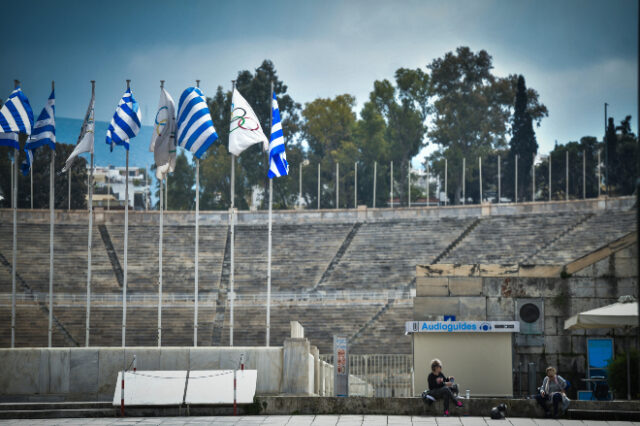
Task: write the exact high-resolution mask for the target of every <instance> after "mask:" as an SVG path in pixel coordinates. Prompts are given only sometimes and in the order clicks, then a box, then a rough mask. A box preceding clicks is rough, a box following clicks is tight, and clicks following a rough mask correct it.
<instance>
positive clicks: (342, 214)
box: [0, 197, 635, 226]
mask: <svg viewBox="0 0 640 426" xmlns="http://www.w3.org/2000/svg"><path fill="white" fill-rule="evenodd" d="M634 203H635V197H618V198H611V199H607V198H599V199H598V198H592V199H586V200H572V201H552V202H535V203H533V202H529V203H518V204H513V203H510V204H483V205H482V206H480V205H464V206H462V205H461V206H446V207H443V206H440V207H412V208H407V207H399V208H393V209H391V208H376V209H372V208H367V207H366V206H358V208H357V209H332V210H276V211H274V212H273V222H274V223H280V224H304V223H318V222H324V223H331V222H342V223H355V222H375V221H384V220H401V219H405V220H406V219H437V218H440V217H458V218H464V217H480V216H493V215H511V214H531V213H553V212H571V211H585V210H609V209H615V210H619V209H629V208H631V207H632V206H633V205H634ZM94 212H95V220H94V224H95V225H101V224H104V225H112V224H124V211H122V210H120V211H117V210H112V211H107V210H103V209H100V208H96V209H94ZM12 214H13V213H12V210H11V209H0V223H11V222H12V220H13V216H12ZM267 217H268V211H266V210H264V211H263V210H259V211H238V212H237V214H236V222H237V223H238V224H266V223H267ZM159 219H160V214H159V212H157V211H132V212H130V213H129V223H130V224H132V225H158V224H159ZM194 219H195V212H193V211H188V212H183V211H169V212H165V213H164V223H165V225H194V224H195V220H194ZM88 220H89V218H88V214H87V211H86V210H73V211H65V210H58V211H56V212H55V221H56V223H64V224H88ZM18 222H19V223H43V224H46V223H49V210H29V209H21V210H18ZM228 223H229V212H227V211H201V212H200V225H202V226H206V225H226V224H228Z"/></svg>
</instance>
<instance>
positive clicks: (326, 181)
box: [302, 95, 358, 208]
mask: <svg viewBox="0 0 640 426" xmlns="http://www.w3.org/2000/svg"><path fill="white" fill-rule="evenodd" d="M355 102H356V101H355V98H354V97H353V96H351V95H339V96H336V97H335V98H333V99H325V98H318V99H316V100H314V101H313V102H310V103H308V104H306V105H305V107H304V110H303V111H302V116H303V117H304V123H303V125H302V135H303V138H304V140H305V141H306V142H307V144H308V146H309V150H308V159H309V163H310V165H312V166H314V168H315V170H316V178H315V179H313V180H307V183H306V184H305V197H306V201H307V202H309V203H310V205H312V206H315V205H317V200H318V194H317V192H318V191H317V184H318V180H317V165H318V163H319V164H320V172H321V177H320V179H321V194H320V206H321V207H322V208H330V207H336V205H335V200H336V197H335V194H336V182H335V179H336V173H335V171H336V163H339V164H340V183H339V185H340V207H345V206H347V205H348V203H349V200H350V199H351V200H352V197H353V195H352V194H353V181H354V179H353V177H354V176H353V173H354V171H353V169H354V163H355V162H356V161H357V159H358V147H357V145H356V138H355V133H356V128H357V123H356V114H355V113H354V112H353V108H354V106H355ZM351 202H353V201H351Z"/></svg>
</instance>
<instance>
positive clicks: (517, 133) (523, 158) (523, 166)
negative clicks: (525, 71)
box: [507, 75, 538, 199]
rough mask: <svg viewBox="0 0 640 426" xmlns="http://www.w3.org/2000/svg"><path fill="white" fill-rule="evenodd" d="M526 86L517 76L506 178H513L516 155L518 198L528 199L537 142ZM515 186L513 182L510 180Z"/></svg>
mask: <svg viewBox="0 0 640 426" xmlns="http://www.w3.org/2000/svg"><path fill="white" fill-rule="evenodd" d="M527 104H528V99H527V87H526V85H525V81H524V77H523V76H522V75H520V76H518V88H517V91H516V101H515V110H514V114H513V123H512V137H511V141H510V142H509V146H510V149H509V163H508V171H507V173H509V171H510V174H508V175H507V176H510V177H509V178H508V179H513V176H514V168H515V156H516V154H517V155H518V198H526V199H530V195H528V194H530V191H531V167H532V165H533V156H534V154H536V153H537V152H538V142H537V141H536V134H535V132H534V131H533V119H532V118H531V115H530V114H529V112H528V111H527ZM511 186H512V187H514V188H515V182H512V185H511Z"/></svg>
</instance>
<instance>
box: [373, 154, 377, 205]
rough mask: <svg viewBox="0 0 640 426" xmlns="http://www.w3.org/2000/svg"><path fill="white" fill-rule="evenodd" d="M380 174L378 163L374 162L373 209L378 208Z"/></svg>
mask: <svg viewBox="0 0 640 426" xmlns="http://www.w3.org/2000/svg"><path fill="white" fill-rule="evenodd" d="M377 174H378V162H377V161H374V162H373V208H374V209H375V208H376V177H377Z"/></svg>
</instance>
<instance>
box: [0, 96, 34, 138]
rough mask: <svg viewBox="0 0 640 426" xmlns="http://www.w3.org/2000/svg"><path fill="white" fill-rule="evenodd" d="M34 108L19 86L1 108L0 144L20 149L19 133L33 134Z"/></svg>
mask: <svg viewBox="0 0 640 426" xmlns="http://www.w3.org/2000/svg"><path fill="white" fill-rule="evenodd" d="M32 127H33V110H32V109H31V105H29V99H27V97H26V96H25V94H24V93H22V90H21V89H20V88H19V87H18V88H16V89H15V90H14V91H13V92H11V95H9V99H7V102H5V104H4V105H3V106H2V109H0V145H4V146H10V147H12V148H16V149H20V145H19V144H18V135H17V133H24V134H27V135H30V134H31V128H32Z"/></svg>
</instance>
